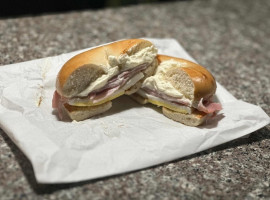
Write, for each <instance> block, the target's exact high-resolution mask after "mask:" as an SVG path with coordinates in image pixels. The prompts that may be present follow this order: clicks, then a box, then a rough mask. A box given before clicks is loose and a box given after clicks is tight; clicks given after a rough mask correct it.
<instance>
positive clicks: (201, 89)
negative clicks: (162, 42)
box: [157, 55, 217, 101]
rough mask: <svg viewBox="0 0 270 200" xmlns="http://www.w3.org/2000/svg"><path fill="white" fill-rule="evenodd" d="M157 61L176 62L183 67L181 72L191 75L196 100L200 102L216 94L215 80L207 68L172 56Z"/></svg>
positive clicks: (159, 57)
mask: <svg viewBox="0 0 270 200" xmlns="http://www.w3.org/2000/svg"><path fill="white" fill-rule="evenodd" d="M157 59H158V61H159V64H160V63H162V62H164V61H167V60H174V61H177V62H179V63H180V64H181V65H182V66H183V67H180V68H181V69H180V70H183V71H185V72H186V73H187V74H188V75H189V77H190V78H191V79H192V82H193V85H194V100H197V101H199V100H200V99H201V98H208V97H210V96H212V95H213V94H215V92H216V87H217V86H216V81H215V78H214V77H213V76H212V74H211V73H210V72H209V71H208V70H207V69H206V68H204V67H202V66H200V65H199V64H196V63H193V62H191V61H188V60H185V59H181V58H176V57H171V56H165V55H158V56H157Z"/></svg>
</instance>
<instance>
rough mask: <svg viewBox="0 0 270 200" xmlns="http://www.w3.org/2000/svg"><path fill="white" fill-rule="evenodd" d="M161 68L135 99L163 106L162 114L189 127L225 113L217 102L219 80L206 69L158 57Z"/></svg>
mask: <svg viewBox="0 0 270 200" xmlns="http://www.w3.org/2000/svg"><path fill="white" fill-rule="evenodd" d="M157 59H158V62H159V64H158V67H157V68H156V70H155V73H154V74H153V75H152V76H149V77H148V78H146V79H145V80H144V81H143V83H142V86H141V88H140V89H139V90H138V91H137V92H136V93H135V94H133V95H132V98H133V99H135V100H136V101H137V102H139V103H141V104H146V103H152V104H154V105H157V106H160V107H162V113H163V114H164V115H165V116H166V117H168V118H170V119H172V120H174V121H177V122H180V123H183V124H185V125H188V126H198V125H200V124H202V123H203V122H204V121H205V119H206V118H208V117H209V116H212V115H214V114H215V113H216V112H217V111H219V110H221V109H222V107H221V104H219V103H214V102H213V96H214V94H215V92H216V87H217V86H216V81H215V78H214V77H213V75H212V74H211V73H210V72H209V71H208V70H207V69H206V68H204V67H202V66H200V65H198V64H196V63H193V62H190V61H188V60H184V59H181V58H176V57H170V56H165V55H158V56H157Z"/></svg>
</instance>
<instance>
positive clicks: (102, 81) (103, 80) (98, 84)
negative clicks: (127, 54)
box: [77, 66, 119, 97]
mask: <svg viewBox="0 0 270 200" xmlns="http://www.w3.org/2000/svg"><path fill="white" fill-rule="evenodd" d="M105 69H106V74H103V75H102V76H101V77H99V78H98V79H97V80H96V81H94V82H92V83H91V84H90V85H89V86H88V87H87V88H86V89H85V90H84V91H82V92H81V93H80V94H78V95H77V96H79V97H85V96H87V95H88V94H89V93H90V92H92V91H94V90H96V89H99V88H102V87H103V86H105V85H106V84H107V83H108V81H109V80H110V79H111V78H112V77H114V76H115V75H117V74H118V73H119V67H118V66H115V67H107V68H105Z"/></svg>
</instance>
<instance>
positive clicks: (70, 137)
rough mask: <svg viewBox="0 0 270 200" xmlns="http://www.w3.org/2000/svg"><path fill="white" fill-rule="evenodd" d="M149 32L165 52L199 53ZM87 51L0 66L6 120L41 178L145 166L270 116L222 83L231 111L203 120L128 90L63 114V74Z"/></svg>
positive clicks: (0, 115) (1, 118)
mask: <svg viewBox="0 0 270 200" xmlns="http://www.w3.org/2000/svg"><path fill="white" fill-rule="evenodd" d="M148 39H149V40H151V41H152V42H153V43H154V44H155V45H156V46H157V47H158V49H159V53H162V54H166V55H171V56H177V57H182V58H186V59H189V60H193V59H192V58H191V57H190V56H189V55H188V53H187V52H186V51H185V50H184V49H183V48H182V47H181V45H180V44H179V43H178V42H177V41H176V40H174V39H153V38H148ZM81 51H83V50H81ZM81 51H76V52H72V53H67V54H63V55H59V56H55V57H48V58H43V59H38V60H32V61H28V62H23V63H17V64H12V65H6V66H1V67H0V97H1V98H0V127H1V128H2V129H3V130H4V131H5V132H6V134H7V135H8V136H9V137H10V138H11V139H12V141H13V142H14V143H15V144H16V145H17V146H18V147H19V148H20V149H21V150H22V151H23V152H24V154H25V155H26V156H27V157H28V158H29V160H30V162H31V163H32V165H33V169H34V173H35V176H36V179H37V181H38V182H40V183H67V182H76V181H83V180H89V179H95V178H100V177H105V176H110V175H115V174H120V173H125V172H130V171H134V170H138V169H143V168H146V167H150V166H154V165H157V164H160V163H164V162H168V161H171V160H175V159H178V158H181V157H184V156H187V155H190V154H194V153H196V152H200V151H203V150H205V149H208V148H211V147H214V146H217V145H219V144H222V143H225V142H228V141H231V140H234V139H236V138H239V137H242V136H245V135H247V134H249V133H251V132H253V131H255V130H257V129H259V128H261V127H263V126H265V125H267V124H268V123H269V117H268V116H267V115H266V113H265V112H264V111H263V110H262V109H261V108H260V107H258V106H256V105H252V104H249V103H245V102H243V101H239V100H237V99H235V98H234V97H233V96H232V95H231V94H230V93H229V92H228V91H227V90H226V89H225V88H224V87H222V86H221V85H220V84H218V87H217V93H216V97H217V99H218V100H219V101H220V102H221V104H222V106H223V110H222V111H221V112H219V113H218V114H217V115H216V117H214V118H213V119H211V120H208V121H207V123H206V124H205V125H203V126H200V127H188V126H185V125H182V124H180V123H177V122H174V121H172V120H170V119H168V118H166V117H165V116H163V115H162V114H161V111H160V108H157V107H155V106H152V105H146V106H142V105H139V104H137V103H136V102H134V101H133V100H132V99H130V98H129V97H128V96H122V97H120V98H118V99H117V100H114V101H113V108H112V109H111V110H109V111H108V112H106V113H104V114H101V115H98V116H96V117H94V118H91V119H89V120H85V121H82V122H75V121H74V122H68V121H59V120H58V118H57V113H56V112H55V111H53V109H52V107H51V102H52V96H53V92H54V90H55V79H56V75H57V73H58V71H59V70H60V68H61V66H62V65H63V64H64V63H65V62H66V61H67V60H68V59H69V58H71V57H72V56H74V55H76V54H77V53H79V52H81ZM193 61H194V60H193Z"/></svg>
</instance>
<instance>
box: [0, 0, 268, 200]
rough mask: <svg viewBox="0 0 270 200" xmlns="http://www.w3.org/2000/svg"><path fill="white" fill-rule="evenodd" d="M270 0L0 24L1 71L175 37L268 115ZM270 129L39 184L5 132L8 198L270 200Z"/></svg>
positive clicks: (3, 180) (2, 171) (0, 142)
mask: <svg viewBox="0 0 270 200" xmlns="http://www.w3.org/2000/svg"><path fill="white" fill-rule="evenodd" d="M269 10H270V1H268V0H261V1H253V0H238V1H235V0H226V1H222V0H219V1H218V0H212V1H208V0H204V1H183V2H175V3H168V4H153V5H139V6H131V7H125V8H117V9H104V10H98V11H90V10H89V11H83V12H70V13H65V14H49V15H42V16H37V17H22V18H14V19H1V20H0V65H5V64H11V63H16V62H22V61H26V60H32V59H36V58H41V57H47V56H54V55H58V54H62V53H66V52H70V51H74V50H77V49H82V48H86V47H91V46H94V45H97V44H101V43H105V42H109V41H113V40H118V39H122V38H132V37H160V38H164V37H172V38H176V39H177V40H178V41H179V42H180V43H181V44H182V45H183V46H184V48H186V50H187V51H188V52H189V53H190V54H191V55H192V56H193V57H194V58H195V59H196V60H197V61H198V62H199V63H201V64H202V65H204V66H207V67H208V68H209V69H210V71H211V72H212V73H213V74H214V75H215V77H216V79H217V81H218V82H220V83H221V84H222V85H223V86H225V87H226V88H227V89H228V90H229V91H230V92H231V93H232V94H233V95H235V96H236V97H237V98H238V99H242V100H244V101H246V102H249V103H253V104H256V105H259V106H261V107H262V108H263V109H264V111H265V112H266V113H267V114H268V115H270V106H269V105H270V87H269V85H270V66H269V63H270V57H269V52H270V40H269V35H270V20H269V19H270V12H269ZM269 146H270V126H269V125H268V126H266V127H264V128H262V129H260V130H259V131H256V132H254V133H252V134H251V135H250V137H249V138H242V139H238V140H236V141H233V142H230V143H228V144H224V145H221V146H218V147H216V148H213V149H210V150H207V151H204V152H202V153H199V154H196V155H192V156H189V157H186V158H183V159H180V160H177V161H175V162H170V163H166V164H163V165H160V166H156V167H152V168H149V169H145V170H141V171H137V172H133V173H128V174H123V175H118V176H113V177H108V178H104V179H98V180H92V181H86V182H81V183H74V184H66V185H40V184H37V183H36V180H35V178H34V173H33V169H32V167H31V164H30V162H29V161H28V159H27V158H26V157H25V156H24V154H23V153H22V152H21V151H20V150H19V149H18V148H17V147H16V146H15V145H14V144H13V142H12V141H11V140H10V139H9V138H8V137H7V135H6V134H5V133H4V132H3V131H2V130H0V199H202V198H203V199H244V198H246V199H260V198H262V199H263V198H270V147H269Z"/></svg>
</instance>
